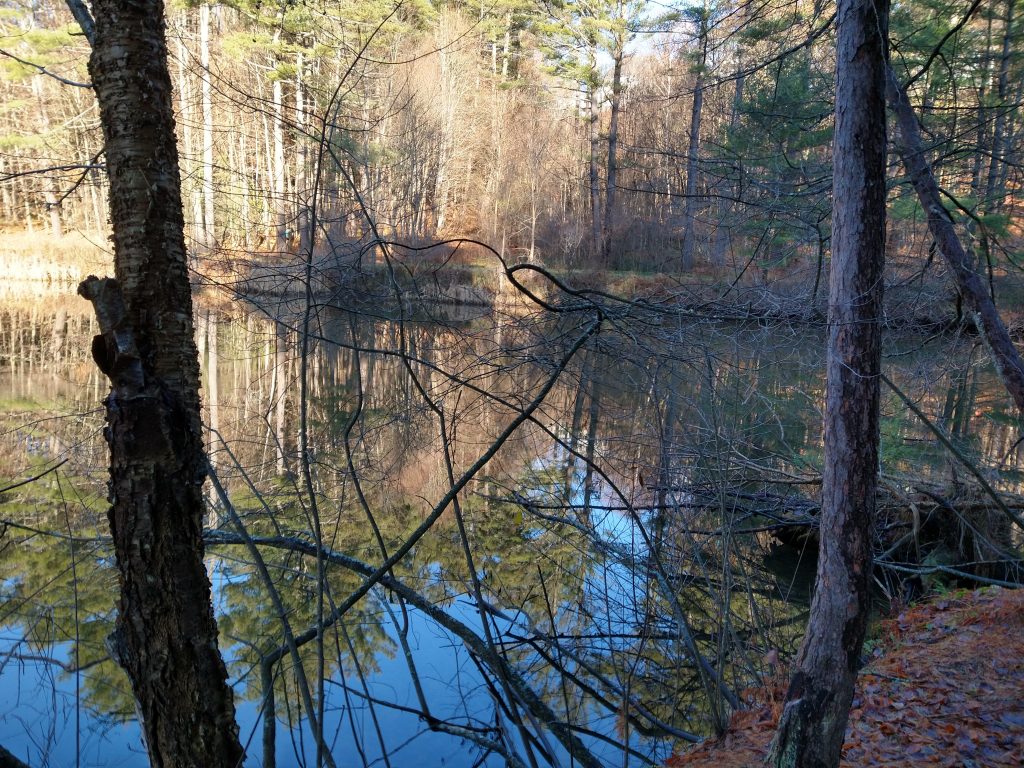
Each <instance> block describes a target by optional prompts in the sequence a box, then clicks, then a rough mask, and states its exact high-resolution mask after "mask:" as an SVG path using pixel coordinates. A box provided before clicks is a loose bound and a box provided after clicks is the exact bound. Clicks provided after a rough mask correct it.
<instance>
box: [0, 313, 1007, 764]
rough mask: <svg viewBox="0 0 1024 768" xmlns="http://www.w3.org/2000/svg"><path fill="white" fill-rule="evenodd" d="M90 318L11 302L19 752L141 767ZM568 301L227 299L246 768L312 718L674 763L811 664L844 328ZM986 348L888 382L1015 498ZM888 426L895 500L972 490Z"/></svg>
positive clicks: (219, 439) (220, 536) (216, 429)
mask: <svg viewBox="0 0 1024 768" xmlns="http://www.w3.org/2000/svg"><path fill="white" fill-rule="evenodd" d="M87 309H88V307H87V306H86V305H85V302H82V301H78V300H75V299H73V298H66V297H60V296H48V297H42V298H40V297H35V298H33V299H31V300H19V299H17V298H15V297H9V298H7V299H5V303H4V304H3V306H2V307H0V393H3V395H2V397H3V399H2V401H0V420H2V426H0V440H2V458H0V487H2V488H7V487H8V486H12V485H15V484H17V483H20V482H21V481H23V480H27V479H29V478H36V479H34V480H33V481H32V482H29V483H26V484H24V485H21V486H19V487H17V488H10V489H9V490H6V491H5V492H4V493H3V494H2V496H0V518H2V519H3V521H4V529H3V533H4V535H3V538H2V539H0V548H2V549H0V583H2V592H0V594H2V599H3V604H2V608H0V611H2V613H0V713H2V715H3V716H2V719H0V745H3V746H4V747H6V748H7V749H9V750H10V751H12V752H13V753H14V754H15V755H16V756H18V757H20V758H22V759H24V760H26V761H27V762H29V763H30V764H31V765H33V766H41V765H53V766H71V765H74V766H87V765H104V766H107V765H123V766H142V765H146V764H147V761H146V758H145V752H144V748H143V746H142V745H141V743H140V736H139V729H138V727H137V724H136V723H135V720H134V717H135V715H134V703H133V701H132V699H131V696H130V693H129V690H128V685H127V681H126V679H125V677H124V675H123V673H122V672H121V671H120V670H119V669H118V668H117V666H116V665H115V664H114V663H113V662H112V661H111V660H110V658H109V656H108V653H107V650H106V646H105V638H106V636H107V634H108V633H109V632H110V630H111V628H112V622H113V616H114V612H115V605H116V594H117V583H116V582H117V580H116V573H115V571H114V570H113V567H112V553H111V550H110V547H109V543H108V541H107V539H106V538H105V537H106V536H107V531H106V514H105V512H106V501H105V494H106V489H105V482H106V469H105V467H106V463H107V458H106V445H105V443H104V441H103V438H102V430H103V412H102V409H101V406H100V401H101V400H102V398H103V397H104V395H105V393H106V389H107V387H106V383H105V380H104V379H103V377H102V376H101V375H100V373H99V372H98V371H97V370H96V368H95V366H94V364H93V363H92V361H91V359H90V357H89V351H88V350H89V340H90V338H91V335H92V334H93V333H94V332H95V330H94V322H93V320H92V319H91V317H90V315H89V314H88V313H87ZM562 309H563V311H561V312H557V313H551V312H541V311H539V310H538V311H536V312H533V311H528V310H527V309H525V308H523V307H518V308H515V309H514V310H512V309H510V310H508V311H499V310H493V311H491V310H488V311H485V310H483V309H478V310H473V311H469V310H465V309H462V310H451V309H444V308H442V307H423V308H417V311H416V312H415V313H413V312H411V311H409V309H408V307H407V308H405V310H403V309H402V308H401V307H399V308H397V309H395V310H393V311H385V310H384V309H382V308H380V307H377V308H374V307H370V308H369V309H365V310H363V311H361V312H359V313H353V312H350V311H347V310H346V308H345V307H342V306H336V305H334V304H332V303H331V302H323V303H318V304H316V305H315V306H313V307H311V308H310V311H309V312H308V313H307V312H306V311H305V308H304V307H302V306H298V305H296V304H294V303H290V302H286V301H281V302H276V303H270V302H264V303H263V304H262V305H256V304H248V303H245V302H242V301H237V300H236V301H226V300H224V299H223V298H207V299H206V300H203V301H200V302H199V305H198V309H197V312H196V325H197V338H198V341H199V347H200V356H201V360H202V364H203V381H204V393H203V397H204V418H205V421H206V423H207V425H208V427H209V431H208V451H209V456H210V464H211V472H212V473H213V475H215V477H216V478H217V480H218V484H219V486H220V489H219V490H218V488H217V484H214V483H210V482H208V483H207V486H206V488H207V493H208V499H209V515H208V526H209V529H210V532H209V537H208V541H209V548H208V552H207V562H208V567H209V572H210V576H211V581H212V583H213V587H214V603H215V605H214V608H215V611H216V614H217V618H218V622H219V627H220V636H221V649H222V652H223V654H224V656H225V659H226V660H227V663H228V668H229V673H230V675H231V681H232V685H233V686H234V691H235V699H236V706H237V708H238V722H239V726H240V729H241V737H242V742H243V744H244V745H245V746H246V749H247V755H248V757H247V762H246V764H247V765H253V766H256V765H273V764H275V763H276V765H280V766H291V765H315V764H316V762H317V753H318V749H317V737H316V734H317V732H318V729H317V727H316V726H315V725H313V724H314V723H315V724H318V725H319V730H320V731H321V732H322V734H323V741H324V745H325V749H326V751H328V752H329V753H330V755H331V756H332V759H333V761H334V763H335V764H337V765H344V766H348V765H382V766H408V765H411V764H414V763H416V762H421V763H425V764H429V765H446V766H460V767H461V766H464V767H465V768H470V767H471V766H478V765H493V766H498V765H506V764H508V765H530V766H533V765H538V766H539V765H575V764H580V765H584V764H587V761H588V760H590V761H591V764H600V765H616V766H624V765H636V766H639V765H647V764H652V763H657V762H658V761H660V760H663V759H664V758H665V757H666V756H667V755H668V754H669V751H670V750H671V748H672V745H673V744H674V743H676V742H677V741H678V740H679V739H685V738H691V737H695V736H699V735H704V734H707V733H709V732H710V731H711V729H712V728H713V725H714V722H715V720H716V718H721V717H723V716H724V714H725V713H726V712H727V708H728V701H729V700H730V699H734V697H735V696H736V692H737V691H739V690H741V689H742V688H744V687H745V686H746V685H748V684H750V683H751V682H753V681H754V680H756V679H757V678H758V676H760V675H765V674H772V673H773V672H774V666H773V665H774V658H775V652H779V653H781V654H783V656H785V655H786V654H788V653H790V652H792V651H793V649H794V648H795V647H796V645H797V643H798V642H799V638H800V633H801V631H802V625H803V621H804V620H805V618H806V614H807V606H808V600H809V588H810V582H811V579H812V578H813V567H814V562H813V561H814V553H813V547H811V546H808V545H806V542H808V541H812V540H813V534H812V535H808V531H809V530H810V527H811V526H809V522H810V518H809V517H808V515H807V511H808V510H812V509H813V500H814V498H815V497H816V493H817V484H816V480H817V473H818V470H819V469H820V464H821V452H822V449H821V436H820V420H821V419H820V410H819V409H820V402H821V399H822V397H821V396H822V391H823V380H822V369H823V365H822V353H821V350H822V347H823V337H822V334H821V333H820V330H817V329H813V328H801V327H790V326H780V325H773V326H771V327H761V326H759V325H758V324H756V323H752V324H750V325H749V326H745V325H742V324H737V323H728V324H726V323H721V322H717V321H714V320H712V319H708V318H695V317H693V316H686V315H682V314H678V313H673V312H670V311H664V310H658V309H657V308H652V307H636V306H632V307H630V306H618V305H617V306H612V307H607V306H606V307H602V308H600V311H598V310H597V309H595V307H593V306H587V305H579V306H568V307H563V308H562ZM304 327H308V329H309V332H308V333H307V334H306V335H305V341H304V340H303V333H302V330H303V328H304ZM984 362H985V361H984V353H983V351H982V350H980V349H978V347H977V344H976V343H975V340H974V339H971V338H964V337H960V338H958V337H952V336H941V337H917V336H910V335H904V336H900V337H891V338H890V339H889V341H888V345H887V357H886V362H885V366H886V371H887V373H888V374H889V376H890V378H892V379H893V380H894V381H895V382H896V384H897V386H899V387H900V388H901V390H903V391H905V393H906V394H907V395H908V396H909V397H910V398H911V399H912V400H913V401H914V402H915V403H916V404H917V406H918V407H919V408H920V409H921V411H922V412H923V413H924V414H925V415H926V416H927V418H929V419H930V420H931V421H933V423H934V424H935V425H937V426H938V427H939V428H940V429H942V430H944V431H945V432H946V433H947V434H949V435H950V436H951V438H952V439H953V441H954V443H955V444H956V445H958V446H959V447H960V450H962V451H963V452H964V453H965V454H967V455H969V456H971V457H972V459H973V460H974V461H975V462H976V463H977V464H978V465H979V466H980V467H982V468H983V469H984V471H985V472H986V473H987V474H988V476H989V478H990V481H991V482H993V483H995V484H996V485H997V486H999V487H1001V488H1003V489H1006V490H1016V489H1017V488H1018V486H1019V482H1020V479H1021V476H1020V470H1021V464H1020V455H1019V452H1018V451H1017V446H1016V443H1015V441H1016V440H1017V431H1016V426H1015V425H1014V419H1013V418H1012V416H1011V413H1012V411H1011V410H1010V404H1009V402H1008V400H1007V399H1006V398H1005V396H1004V395H1003V393H1002V392H1001V390H1000V388H999V385H998V382H997V381H996V380H995V379H994V377H993V375H992V373H991V371H990V370H988V368H987V367H986V365H985V364H984ZM883 408H884V415H883V426H882V431H883V448H882V457H883V459H882V461H883V467H882V469H883V473H884V475H885V477H886V479H887V482H889V483H891V484H893V485H895V486H899V487H903V486H904V485H905V484H906V483H908V482H911V481H910V480H908V478H911V479H912V480H913V481H927V480H934V481H935V482H936V483H943V482H946V481H948V480H949V478H950V477H951V474H952V475H953V476H954V479H955V475H956V473H957V472H961V473H962V470H961V469H958V468H957V467H956V462H954V461H952V460H951V459H950V457H949V455H948V454H947V453H945V452H944V451H943V450H941V449H940V448H939V447H938V446H937V445H936V441H935V439H934V435H933V432H932V431H930V429H929V428H928V427H927V426H925V425H924V424H923V423H922V422H921V420H920V419H919V418H918V417H917V416H915V415H914V414H913V413H912V412H911V411H909V410H908V409H907V408H906V407H905V406H903V405H902V403H901V401H900V400H899V399H898V397H897V396H896V395H895V394H894V393H892V392H886V393H885V394H884V405H883ZM787 532H789V533H793V532H796V533H795V534H793V535H788V534H787ZM780 539H784V540H785V541H786V542H787V544H786V545H782V544H780ZM801 541H803V542H805V544H804V546H803V548H801V545H800V542H801ZM404 550H408V552H407V553H406V554H405V555H404V556H403V557H402V558H401V559H400V560H398V561H397V562H395V563H394V564H393V566H392V567H390V568H389V569H384V572H382V573H378V574H377V579H376V581H375V583H374V585H373V586H372V587H369V588H366V587H364V586H363V585H364V584H365V582H366V578H367V575H368V574H373V573H374V572H375V571H378V570H379V569H380V566H381V563H384V562H385V561H387V560H388V558H389V556H391V555H392V554H394V553H395V552H396V551H397V552H401V551H404ZM318 551H319V553H320V556H319V557H318V556H317V552H318ZM887 578H888V577H887V576H885V577H883V578H881V579H880V581H879V586H880V589H882V590H883V591H884V590H886V589H888V590H889V591H890V592H893V591H895V590H896V589H897V587H898V585H895V583H894V582H891V581H887V580H886V579H887ZM895 578H896V579H897V581H898V576H897V577H895ZM361 591H365V594H364V595H360V592H361ZM327 764H330V762H329V761H328V762H327Z"/></svg>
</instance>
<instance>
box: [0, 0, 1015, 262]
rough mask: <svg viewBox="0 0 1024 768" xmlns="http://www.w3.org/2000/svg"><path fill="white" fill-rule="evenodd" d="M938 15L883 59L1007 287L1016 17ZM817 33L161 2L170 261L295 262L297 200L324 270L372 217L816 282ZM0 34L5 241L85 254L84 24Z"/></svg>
mask: <svg viewBox="0 0 1024 768" xmlns="http://www.w3.org/2000/svg"><path fill="white" fill-rule="evenodd" d="M958 11H959V5H958V4H953V3H949V2H941V1H937V0H925V1H922V2H917V3H913V4H907V5H905V6H900V7H898V8H897V9H896V10H895V11H894V13H893V18H892V33H891V40H892V47H893V63H894V66H895V67H896V69H897V70H898V71H899V72H900V73H901V75H902V76H905V78H904V79H907V87H908V96H909V100H910V103H911V104H912V105H913V108H914V109H915V110H916V112H917V114H918V115H920V117H921V120H922V121H923V126H924V130H925V133H924V140H923V141H924V146H925V148H926V150H927V151H928V152H929V154H930V156H931V159H932V162H933V163H934V167H935V171H936V177H937V179H938V183H939V186H940V188H941V189H942V190H943V193H944V194H945V195H947V196H948V197H947V198H946V201H945V203H944V205H945V206H946V207H947V208H949V209H950V210H951V211H952V213H953V216H954V218H955V219H956V220H957V222H958V225H959V226H961V227H963V228H964V229H965V231H966V233H967V235H968V237H969V240H970V244H971V248H972V250H973V256H974V258H976V259H978V260H980V261H985V262H986V263H987V264H988V265H989V266H991V267H992V268H993V269H1000V268H1003V267H1008V266H1009V267H1011V268H1012V265H1015V264H1016V263H1017V256H1018V255H1017V253H1016V249H1015V247H1014V246H1013V244H1012V238H1011V237H1010V235H1011V227H1010V223H1011V213H1012V211H1013V210H1014V207H1015V206H1016V205H1017V204H1018V202H1019V201H1018V198H1019V189H1020V183H1019V163H1018V162H1017V158H1019V156H1020V149H1021V138H1022V124H1021V118H1020V110H1019V109H1016V108H1015V107H1016V106H1017V105H1019V103H1020V101H1021V96H1022V94H1021V86H1020V83H1021V82H1022V81H1024V77H1022V75H1024V73H1022V71H1021V68H1022V62H1021V55H1020V51H1019V49H1020V46H1019V45H1018V41H1019V38H1020V34H1021V32H1020V23H1019V14H1018V13H1017V9H1016V0H1005V1H1004V2H996V3H991V4H984V5H983V7H982V6H978V7H977V8H975V9H974V11H973V12H972V13H971V14H968V16H967V18H966V20H965V19H964V17H963V16H962V15H961V14H959V13H958ZM834 13H835V9H834V7H833V6H832V5H831V4H828V3H821V2H764V3H758V2H707V1H705V2H701V3H682V4H679V5H678V6H668V7H666V6H663V5H661V4H654V3H649V2H644V1H642V0H634V1H633V2H622V1H616V2H612V1H610V0H601V1H600V2H596V3H574V2H558V3H554V4H531V3H524V2H521V0H501V1H500V2H498V3H495V4H491V5H486V6H473V5H471V4H465V3H437V4H431V3H427V2H421V3H398V4H395V5H388V4H385V3H377V2H343V3H338V4H336V5H327V4H325V5H314V4H312V3H294V4H280V5H275V4H265V3H248V2H236V3H226V4H213V5H211V4H207V3H199V4H188V5H184V6H171V7H170V8H169V11H168V40H169V43H168V46H169V47H168V54H169V60H170V67H171V72H172V82H173V87H174V92H175V95H174V99H175V101H174V104H175V119H176V123H177V125H178V126H179V130H178V143H179V148H180V150H181V157H182V179H183V182H182V183H183V204H184V209H185V218H186V228H187V232H188V237H189V244H190V248H191V249H192V250H194V251H196V252H210V251H213V250H215V249H226V250H227V251H228V252H229V255H230V253H231V252H232V251H235V250H236V249H237V251H242V252H252V251H263V252H267V253H268V254H274V253H278V254H287V253H292V252H294V251H296V250H300V249H301V248H302V247H303V246H304V245H307V243H304V242H303V232H304V231H305V230H306V227H305V226H304V223H305V222H306V221H307V220H308V217H309V212H310V208H311V206H314V205H315V206H316V207H317V209H318V211H317V219H318V226H319V227H320V229H321V231H322V234H323V235H325V236H327V238H328V239H326V240H324V242H325V243H327V245H326V246H325V247H326V248H328V249H330V248H331V247H332V246H333V247H334V248H338V247H340V246H341V244H343V243H350V242H352V241H357V242H358V241H360V239H361V238H363V237H364V236H366V233H367V231H368V225H367V222H366V217H370V218H371V219H372V222H373V227H375V228H376V231H377V232H378V233H379V234H382V235H383V236H385V237H387V238H390V239H395V240H401V241H403V242H408V243H413V244H416V243H422V242H427V241H430V240H433V239H437V238H441V237H450V236H463V237H475V238H478V239H482V240H485V241H486V242H488V243H491V244H493V245H494V246H495V247H496V249H498V250H499V252H500V253H502V254H503V255H507V256H509V257H513V258H517V259H518V258H525V259H531V260H538V261H541V262H543V263H545V264H549V265H555V266H571V267H593V268H627V269H640V270H655V271H670V272H677V271H684V272H685V271H690V270H692V269H694V268H700V267H707V266H710V267H712V268H723V267H727V266H728V267H732V268H735V269H741V268H742V267H743V266H744V265H745V264H746V263H747V262H748V261H750V262H751V265H752V267H756V268H763V269H764V270H769V269H771V270H783V271H786V270H794V269H797V268H800V267H805V266H811V267H814V266H815V265H816V264H817V263H818V262H819V261H820V260H822V259H823V258H825V256H826V255H827V253H828V247H829V222H830V211H831V207H830V206H831V204H830V183H831V182H830V179H831V168H832V166H831V154H830V147H831V141H832V131H833V119H832V113H833V102H834V95H833V91H834V86H833V70H834V53H833V51H834V48H835V32H834V24H833V20H834ZM0 28H2V32H3V38H2V39H3V42H2V50H3V52H4V53H5V54H6V55H5V57H4V59H3V62H2V70H0V71H2V82H0V88H2V90H3V92H4V93H3V96H4V99H3V100H4V104H5V109H4V111H3V114H2V115H0V163H2V166H0V174H3V176H2V178H3V179H4V183H3V184H2V185H0V220H2V221H3V222H4V224H5V226H7V227H9V228H21V229H30V230H34V231H41V230H45V231H48V232H49V233H50V234H60V233H61V232H63V231H65V230H68V229H74V228H80V229H86V230H89V231H100V230H102V229H103V228H104V226H105V219H106V213H105V204H104V198H105V195H106V181H105V177H104V175H103V174H102V168H103V158H102V152H101V150H102V140H101V138H100V133H99V130H98V122H97V114H96V112H95V107H94V105H93V104H92V101H91V95H90V93H89V91H88V90H87V89H85V88H81V87H76V85H77V86H81V85H87V84H88V80H89V77H88V74H87V73H86V71H85V60H86V56H87V53H88V48H87V46H86V45H85V44H84V42H83V40H82V36H81V34H80V33H79V32H78V31H77V30H78V27H77V26H76V25H75V24H74V22H73V21H72V19H71V18H70V16H69V14H68V12H67V11H66V10H65V9H64V7H63V6H62V4H60V3H57V2H56V0H46V2H42V3H38V4H34V5H33V6H32V7H31V8H28V7H24V8H23V7H22V6H19V5H14V6H13V7H12V8H11V9H10V10H9V11H8V13H7V14H5V16H4V17H3V19H2V20H0ZM339 83H343V85H342V86H341V88H340V90H337V89H338V84H339ZM336 90H337V93H336V94H335V91H336ZM321 145H323V146H322V151H321V149H318V147H320V146H321ZM320 156H323V158H324V159H325V160H327V162H323V163H320V165H322V167H320V168H317V167H314V166H316V165H317V163H318V160H317V158H318V157H320ZM894 177H897V178H898V177H899V174H894ZM889 209H890V211H889V212H890V219H891V221H892V224H891V227H890V229H891V230H892V237H891V243H890V247H892V248H895V249H897V250H900V251H903V252H911V253H913V254H914V256H915V257H916V258H918V259H920V258H927V248H928V242H924V241H923V240H924V238H922V237H921V233H922V232H923V223H924V219H925V215H924V214H923V213H922V210H921V206H920V204H919V202H918V201H917V199H916V197H915V195H913V194H912V191H911V190H910V189H909V188H908V185H906V184H896V185H894V189H893V190H892V192H891V193H890V196H889Z"/></svg>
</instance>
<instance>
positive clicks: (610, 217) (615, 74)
mask: <svg viewBox="0 0 1024 768" xmlns="http://www.w3.org/2000/svg"><path fill="white" fill-rule="evenodd" d="M625 57H626V41H625V40H624V39H621V38H617V40H616V46H615V50H614V51H613V52H612V58H613V64H612V94H611V115H610V117H609V121H608V175H607V182H608V183H607V189H606V190H605V195H604V218H603V220H602V222H601V249H602V251H603V255H604V256H608V248H609V247H610V244H611V243H610V238H611V234H612V227H613V226H614V217H615V185H616V184H617V183H618V165H617V163H618V156H617V151H618V145H619V110H620V107H621V104H622V62H623V59H625Z"/></svg>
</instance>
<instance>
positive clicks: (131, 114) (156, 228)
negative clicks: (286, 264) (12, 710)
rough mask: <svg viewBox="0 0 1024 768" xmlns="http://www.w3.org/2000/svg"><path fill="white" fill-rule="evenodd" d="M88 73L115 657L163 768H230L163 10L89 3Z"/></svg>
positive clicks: (234, 734)
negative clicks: (96, 179) (106, 245)
mask: <svg viewBox="0 0 1024 768" xmlns="http://www.w3.org/2000/svg"><path fill="white" fill-rule="evenodd" d="M92 9H93V12H94V13H95V18H96V24H95V37H94V39H93V40H92V42H93V49H92V55H91V57H90V60H89V72H90V75H91V77H92V83H93V87H94V88H95V91H96V97H97V100H98V102H99V107H100V121H101V124H102V127H103V135H104V139H105V153H106V159H107V171H108V174H109V177H110V219H111V224H112V227H113V243H114V263H115V272H116V279H111V278H104V279H98V278H96V277H89V278H88V279H87V280H86V281H85V282H83V283H82V284H81V285H80V286H79V293H81V294H82V295H83V296H85V297H86V298H87V299H89V300H90V301H92V302H93V305H94V308H95V310H96V314H97V317H98V320H99V326H100V330H101V332H102V333H101V335H99V336H96V337H95V338H94V339H93V357H94V358H95V360H96V362H97V365H98V366H99V367H100V369H101V370H102V371H103V372H104V373H105V374H107V376H108V377H109V378H110V380H111V384H112V387H111V391H110V394H109V396H108V397H107V399H106V401H105V402H106V406H107V429H106V430H105V436H106V439H107V442H108V443H109V445H110V455H111V464H110V498H111V505H112V506H111V509H110V511H109V519H110V527H111V534H112V538H113V543H114V549H115V553H116V556H117V565H118V572H119V581H120V588H121V594H120V600H119V603H118V617H117V624H116V628H115V630H114V633H113V634H112V635H111V637H110V638H109V646H110V649H111V652H112V655H113V656H114V657H115V659H116V660H117V661H118V663H120V664H121V666H122V667H124V668H125V670H126V671H127V673H128V677H129V679H130V681H131V685H132V690H133V693H134V695H135V698H136V701H137V702H138V704H139V709H140V713H141V716H142V729H143V733H144V735H145V739H146V745H147V748H148V750H149V757H150V764H151V765H152V766H155V768H163V767H164V766H168V767H170V766H173V767H175V768H179V767H180V768H185V767H186V766H189V767H194V766H210V767H217V768H220V767H223V768H228V767H229V766H230V767H231V768H234V767H235V766H238V765H240V764H241V761H242V758H243V752H242V748H241V746H240V744H239V740H238V728H237V725H236V724H235V710H234V703H233V701H232V696H231V689H230V688H229V687H228V685H227V682H226V680H227V672H226V669H225V666H224V662H223V660H222V658H221V656H220V652H219V650H218V647H217V625H216V623H215V621H214V618H213V609H212V605H211V599H210V598H211V592H210V582H209V579H208V578H207V575H206V569H205V567H204V565H203V540H202V522H203V521H202V518H203V498H202V484H203V479H204V476H205V473H206V459H205V456H204V453H203V436H202V424H201V423H200V416H199V413H200V411H199V361H198V356H197V352H196V345H195V339H194V329H193V323H192V297H191V292H190V287H189V282H188V273H187V269H186V260H185V238H184V228H183V225H184V222H183V217H182V209H181V182H180V178H179V171H178V153H177V147H176V144H175V138H174V117H173V112H172V107H171V81H170V74H169V72H168V68H167V49H166V42H165V36H164V7H163V3H162V2H161V0H131V2H128V1H127V0H93V3H92Z"/></svg>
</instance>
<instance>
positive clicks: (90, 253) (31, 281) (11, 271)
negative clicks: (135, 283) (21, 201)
mask: <svg viewBox="0 0 1024 768" xmlns="http://www.w3.org/2000/svg"><path fill="white" fill-rule="evenodd" d="M112 270H113V256H112V254H111V252H110V249H109V244H108V243H107V240H106V237H105V236H104V235H100V234H91V235H90V234H83V233H79V232H75V233H71V234H67V235H65V236H64V237H61V238H53V237H49V236H47V235H38V234H37V235H30V234H29V233H27V232H15V233H3V234H0V274H3V276H4V278H5V280H4V291H5V292H7V293H21V292H24V291H26V290H27V291H28V292H30V293H48V292H52V291H63V290H65V289H66V288H67V287H68V286H74V285H77V284H78V283H79V282H81V281H82V280H83V279H85V278H86V277H87V276H88V275H90V274H106V273H109V272H111V271H112Z"/></svg>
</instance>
